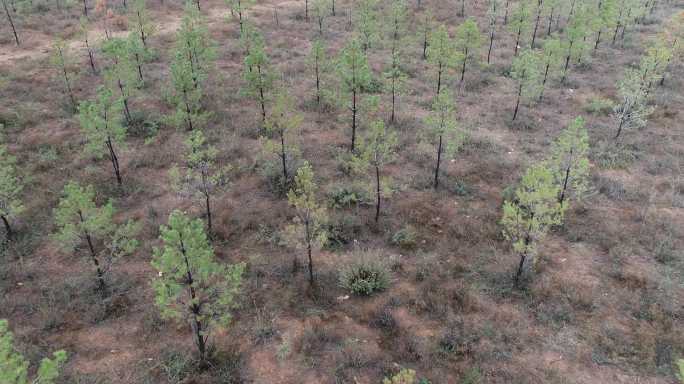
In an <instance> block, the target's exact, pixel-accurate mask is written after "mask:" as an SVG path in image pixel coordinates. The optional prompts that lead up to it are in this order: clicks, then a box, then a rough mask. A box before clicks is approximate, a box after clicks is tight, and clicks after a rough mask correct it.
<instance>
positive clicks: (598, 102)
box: [584, 96, 615, 115]
mask: <svg viewBox="0 0 684 384" xmlns="http://www.w3.org/2000/svg"><path fill="white" fill-rule="evenodd" d="M614 107H615V104H614V103H613V101H612V100H611V99H608V98H606V97H601V96H594V97H592V98H591V99H589V102H588V103H587V105H586V106H585V107H584V110H585V111H587V112H589V113H591V114H592V115H609V114H610V112H611V111H612V110H613V108H614Z"/></svg>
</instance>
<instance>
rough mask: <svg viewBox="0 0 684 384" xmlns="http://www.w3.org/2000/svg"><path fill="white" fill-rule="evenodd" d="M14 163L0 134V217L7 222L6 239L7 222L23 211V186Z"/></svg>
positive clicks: (14, 160) (8, 229)
mask: <svg viewBox="0 0 684 384" xmlns="http://www.w3.org/2000/svg"><path fill="white" fill-rule="evenodd" d="M16 163H17V159H16V157H14V156H12V155H11V154H10V153H9V151H8V149H7V145H5V144H4V142H3V141H2V136H1V133H0V217H2V218H3V219H4V220H7V222H6V228H5V229H7V231H8V232H7V237H8V238H9V237H10V235H11V228H10V227H9V220H10V219H12V218H16V217H17V216H18V215H19V214H21V213H22V212H23V211H24V206H23V204H22V201H21V193H22V191H23V190H24V184H23V183H22V181H21V179H19V177H18V175H17V169H16Z"/></svg>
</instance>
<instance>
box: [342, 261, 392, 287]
mask: <svg viewBox="0 0 684 384" xmlns="http://www.w3.org/2000/svg"><path fill="white" fill-rule="evenodd" d="M388 285H389V269H388V268H387V265H386V264H385V263H383V262H382V261H381V260H380V259H379V257H377V255H376V254H372V255H370V254H366V255H363V256H362V257H360V258H358V259H357V260H355V261H352V262H351V263H349V264H348V265H346V266H344V267H342V269H341V271H340V286H341V287H342V288H344V289H346V290H348V291H350V292H352V293H353V294H355V295H359V296H370V295H372V294H373V293H375V292H379V291H383V290H384V289H386V288H387V286H388Z"/></svg>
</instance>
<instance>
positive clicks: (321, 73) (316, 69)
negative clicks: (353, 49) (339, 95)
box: [306, 39, 333, 104]
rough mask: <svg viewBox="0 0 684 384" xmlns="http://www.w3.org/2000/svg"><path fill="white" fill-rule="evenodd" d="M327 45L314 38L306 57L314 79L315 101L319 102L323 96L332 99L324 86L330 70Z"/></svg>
mask: <svg viewBox="0 0 684 384" xmlns="http://www.w3.org/2000/svg"><path fill="white" fill-rule="evenodd" d="M326 51H327V47H326V45H325V42H323V41H322V40H320V39H316V40H314V42H313V43H312V44H311V51H310V52H309V55H308V56H307V58H306V63H307V65H308V67H309V69H310V70H311V71H312V72H313V74H314V79H315V81H316V103H317V104H320V103H321V100H322V99H324V98H329V99H333V98H332V97H331V96H330V91H329V89H328V88H326V87H325V85H326V84H327V82H328V81H327V77H328V76H327V75H328V74H329V72H330V67H331V63H330V59H329V58H328V56H327V53H326Z"/></svg>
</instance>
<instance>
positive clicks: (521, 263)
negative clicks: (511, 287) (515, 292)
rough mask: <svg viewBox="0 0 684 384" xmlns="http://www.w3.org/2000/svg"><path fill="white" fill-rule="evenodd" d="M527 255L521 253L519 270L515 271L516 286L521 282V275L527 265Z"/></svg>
mask: <svg viewBox="0 0 684 384" xmlns="http://www.w3.org/2000/svg"><path fill="white" fill-rule="evenodd" d="M526 257H527V255H525V254H524V253H523V254H521V255H520V263H519V264H518V270H517V272H516V273H515V286H516V287H517V286H518V283H519V282H520V276H522V273H523V267H524V266H525V258H526Z"/></svg>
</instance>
